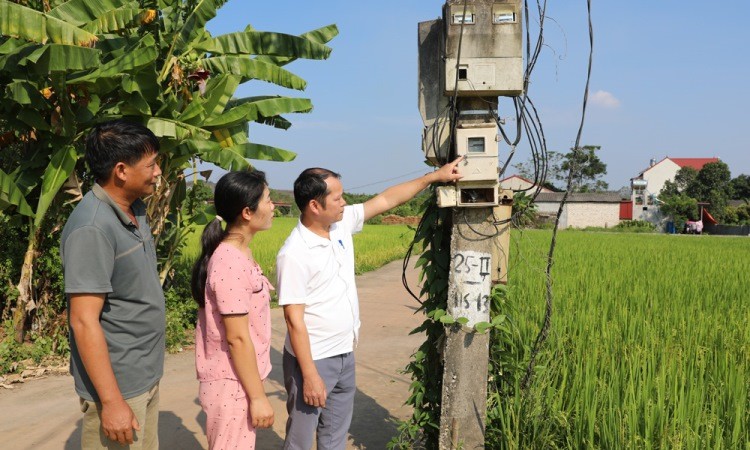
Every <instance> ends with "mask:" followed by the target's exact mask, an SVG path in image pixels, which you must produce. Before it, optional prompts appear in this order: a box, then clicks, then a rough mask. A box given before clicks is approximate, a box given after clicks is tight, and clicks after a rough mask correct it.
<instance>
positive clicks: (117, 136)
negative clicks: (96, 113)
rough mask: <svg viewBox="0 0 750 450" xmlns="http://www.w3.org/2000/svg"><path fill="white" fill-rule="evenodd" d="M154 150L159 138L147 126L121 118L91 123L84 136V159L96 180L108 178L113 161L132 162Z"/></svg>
mask: <svg viewBox="0 0 750 450" xmlns="http://www.w3.org/2000/svg"><path fill="white" fill-rule="evenodd" d="M158 151H159V140H158V139H157V138H156V136H155V135H154V133H152V132H151V130H149V129H148V128H146V127H145V126H143V125H142V124H140V123H137V122H130V121H128V120H125V119H118V120H112V121H109V122H103V123H100V124H97V125H94V127H93V128H92V129H91V132H89V135H88V137H87V138H86V162H87V163H88V165H89V169H90V170H91V173H92V174H93V175H94V179H95V180H96V181H97V182H100V183H101V182H104V181H107V180H108V179H109V177H110V176H111V175H112V170H113V169H114V168H115V166H116V165H117V163H119V162H123V163H125V164H128V165H131V166H132V165H134V164H136V163H137V162H138V161H140V160H141V158H143V156H144V155H150V154H152V153H156V152H158Z"/></svg>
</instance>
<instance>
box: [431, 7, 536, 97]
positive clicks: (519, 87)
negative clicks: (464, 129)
mask: <svg viewBox="0 0 750 450" xmlns="http://www.w3.org/2000/svg"><path fill="white" fill-rule="evenodd" d="M443 24H444V27H445V69H444V72H445V95H448V96H452V95H457V96H478V97H489V96H500V95H502V96H517V95H520V94H521V93H522V92H523V39H522V33H521V32H522V25H521V0H447V1H446V3H445V5H444V6H443Z"/></svg>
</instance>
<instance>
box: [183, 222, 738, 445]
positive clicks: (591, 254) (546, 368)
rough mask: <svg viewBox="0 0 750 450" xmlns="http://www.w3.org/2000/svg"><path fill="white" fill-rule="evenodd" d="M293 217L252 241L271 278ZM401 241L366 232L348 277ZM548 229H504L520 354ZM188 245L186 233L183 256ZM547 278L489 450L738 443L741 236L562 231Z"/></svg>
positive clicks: (491, 428)
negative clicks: (541, 338)
mask: <svg viewBox="0 0 750 450" xmlns="http://www.w3.org/2000/svg"><path fill="white" fill-rule="evenodd" d="M296 223H297V219H292V218H277V219H275V221H274V225H273V228H272V229H271V230H269V231H265V232H263V233H260V234H258V235H257V236H256V238H255V242H254V243H253V244H252V245H253V252H254V255H255V257H256V259H257V260H258V261H259V263H260V264H261V266H262V267H263V269H264V271H266V273H268V274H269V275H270V276H269V278H270V279H272V280H273V279H274V278H275V273H274V260H275V255H276V252H277V251H278V249H279V248H280V247H281V245H282V244H283V242H284V240H285V239H286V237H287V235H288V234H289V232H290V231H291V229H292V228H293V227H294V226H295V225H296ZM412 236H413V231H411V230H410V229H409V228H408V227H406V226H402V225H367V226H365V229H364V231H363V232H362V233H360V234H359V235H357V236H356V237H355V243H356V244H355V245H356V247H357V249H356V256H357V271H358V272H359V273H361V272H364V271H367V270H371V269H373V268H377V267H379V266H381V265H382V264H384V263H385V262H388V261H392V260H395V259H399V258H402V257H403V255H404V253H405V250H406V249H407V247H408V245H409V242H410V240H411V237H412ZM550 237H551V232H549V231H538V230H527V231H524V232H520V231H514V234H513V235H512V246H511V247H512V248H511V252H512V253H511V262H510V271H509V289H508V299H509V300H508V303H509V305H510V311H509V314H510V315H511V316H512V318H513V322H514V323H515V325H516V327H517V329H518V336H519V337H518V339H519V341H520V343H521V344H522V346H525V350H524V351H523V355H522V356H520V358H521V359H524V358H527V357H528V352H529V347H530V346H531V344H532V343H533V341H534V338H535V337H536V335H537V333H538V332H539V328H540V326H541V323H542V321H543V316H544V308H545V304H544V289H545V286H544V280H545V275H544V268H545V258H546V254H547V251H548V246H549V240H550ZM198 248H199V246H198V235H197V233H196V234H194V235H193V236H192V237H191V242H190V243H189V244H188V249H189V250H192V251H193V252H192V254H187V255H186V256H185V257H186V258H191V257H193V258H194V257H195V255H196V254H197V251H198ZM414 261H416V258H415V259H414ZM552 276H553V286H554V305H553V315H552V326H551V331H550V335H549V339H548V341H547V343H546V344H545V346H544V347H543V349H542V351H541V353H540V355H539V356H538V359H537V365H538V367H537V371H536V375H535V377H534V382H533V384H532V386H531V388H530V389H529V391H528V392H526V393H525V395H521V393H520V390H518V389H516V390H515V396H514V397H510V398H508V397H505V398H499V399H497V398H496V399H492V398H491V399H490V408H496V410H495V414H494V416H495V417H499V419H497V420H496V421H494V422H493V423H490V424H488V427H487V436H488V443H489V442H493V444H492V446H491V447H488V448H510V449H556V448H561V449H696V450H702V449H750V326H749V324H750V239H749V238H743V237H712V236H680V235H659V234H616V233H592V232H581V231H564V232H561V233H560V235H559V237H558V244H557V249H556V253H555V264H554V267H553V271H552ZM519 363H520V364H524V363H525V361H519ZM518 378H520V376H518V377H516V379H518ZM491 415H492V414H491Z"/></svg>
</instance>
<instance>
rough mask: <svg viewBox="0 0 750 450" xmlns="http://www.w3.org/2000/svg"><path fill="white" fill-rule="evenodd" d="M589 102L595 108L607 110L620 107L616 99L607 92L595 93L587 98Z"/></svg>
mask: <svg viewBox="0 0 750 450" xmlns="http://www.w3.org/2000/svg"><path fill="white" fill-rule="evenodd" d="M589 101H590V102H591V103H592V104H593V105H596V106H600V107H602V108H607V109H616V108H619V107H620V100H618V99H617V97H615V96H614V95H612V93H611V92H607V91H596V92H594V93H593V94H591V95H590V96H589Z"/></svg>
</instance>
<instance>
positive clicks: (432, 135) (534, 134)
mask: <svg viewBox="0 0 750 450" xmlns="http://www.w3.org/2000/svg"><path fill="white" fill-rule="evenodd" d="M528 3H529V2H528V0H524V14H525V22H526V65H525V70H524V79H523V91H522V93H521V95H519V96H518V97H513V100H512V102H513V107H514V110H515V116H514V121H515V125H516V127H515V135H514V136H513V138H512V139H511V138H510V136H509V133H508V132H507V131H506V130H505V123H504V120H502V119H501V118H500V116H499V114H498V112H497V110H495V108H494V106H495V105H494V104H493V103H492V102H489V101H487V104H488V112H489V114H490V116H491V117H492V118H493V119H494V120H495V121H496V123H497V125H498V128H499V130H500V134H501V135H502V137H503V140H504V142H505V143H506V144H507V145H508V146H510V152H509V153H508V157H507V159H506V160H505V162H504V163H503V164H502V165H501V166H500V170H499V179H500V178H502V177H503V175H504V174H505V172H506V170H507V168H508V167H509V166H510V163H511V161H512V159H513V157H514V155H515V151H516V147H517V145H518V144H519V143H520V142H521V138H522V136H523V135H524V134H525V135H526V137H527V141H528V145H529V148H530V150H531V155H532V161H533V166H534V177H533V178H534V179H533V184H532V186H531V187H529V188H526V189H519V190H516V191H514V192H529V191H532V192H531V193H530V197H531V198H530V201H529V202H528V203H527V205H526V206H525V207H524V208H523V209H521V210H518V211H516V212H515V213H514V214H513V215H512V216H511V218H510V219H506V220H497V218H494V220H493V225H494V227H495V234H492V235H487V234H482V233H478V232H477V230H475V229H473V228H471V225H470V224H469V222H468V219H467V217H466V211H464V215H463V216H464V221H465V222H466V225H468V226H469V227H470V228H471V229H472V231H473V232H474V233H476V234H477V235H479V236H480V239H489V238H493V237H495V236H496V235H497V234H499V233H500V232H501V229H500V227H499V226H500V225H507V224H508V222H510V224H511V225H513V226H515V227H519V228H520V223H519V218H520V217H522V216H523V215H524V214H525V213H526V210H527V208H528V207H529V206H530V205H531V204H532V203H533V202H534V200H535V199H536V197H537V196H538V194H539V193H540V192H541V190H542V189H543V186H544V184H545V183H546V181H547V173H548V168H549V153H548V151H547V141H546V138H545V135H544V128H543V126H542V121H541V118H540V117H539V113H538V111H537V109H536V107H535V105H534V103H533V101H532V100H531V98H530V97H529V94H528V88H529V82H530V79H531V75H532V73H533V71H534V68H535V66H536V63H537V61H538V58H539V55H540V53H541V50H542V47H543V46H544V22H545V19H546V12H547V1H546V0H537V1H536V10H537V11H536V12H537V15H538V25H539V31H538V35H537V38H536V39H535V40H534V41H533V45H532V40H531V32H530V15H529V5H528ZM586 3H587V14H588V26H589V30H588V31H589V60H588V70H587V76H586V86H585V90H584V95H583V103H582V109H581V122H580V125H579V127H578V133H577V135H576V141H575V146H574V150H573V151H574V152H576V151H578V149H579V147H580V140H581V134H582V132H583V125H584V122H585V116H586V105H587V102H588V90H589V82H590V79H591V67H592V62H593V42H594V38H593V26H592V22H591V0H587V2H586ZM466 9H467V0H464V5H463V17H466ZM464 22H465V21H463V20H462V22H461V29H460V34H459V41H458V50H457V57H456V79H455V85H454V94H453V96H452V97H451V99H450V100H449V102H448V106H447V108H445V109H444V110H443V111H442V112H441V113H440V114H439V116H438V118H437V119H436V120H435V122H434V123H433V124H432V126H431V127H429V128H428V129H426V130H425V135H424V138H425V139H431V141H432V143H431V144H432V146H433V148H434V149H435V154H436V155H438V156H440V152H439V149H440V142H439V140H440V136H441V133H442V132H443V130H444V127H445V126H450V127H451V134H450V148H453V145H454V139H455V130H456V124H457V119H458V80H459V78H458V65H459V63H460V58H461V41H462V37H463V26H464ZM446 156H447V155H446ZM444 159H446V160H442V159H441V160H439V162H440V163H441V164H446V163H447V162H448V161H447V157H446V158H444ZM573 166H574V164H571V167H570V170H569V172H568V178H567V188H566V191H565V194H564V196H563V199H562V201H561V202H560V206H559V209H558V212H557V216H556V220H555V226H554V229H553V235H552V240H551V243H550V248H549V252H548V254H547V262H546V269H545V279H546V299H545V300H546V301H545V305H546V309H545V317H544V322H543V325H542V328H541V329H540V331H539V334H538V335H537V337H536V339H535V342H534V345H533V347H532V350H531V356H530V360H529V363H528V366H527V370H526V374H525V376H524V378H523V380H522V383H521V387H522V389H523V390H526V389H527V388H528V386H529V385H530V383H531V379H532V376H533V368H534V365H535V360H536V356H537V354H538V352H539V350H540V348H541V346H542V345H543V343H544V342H545V340H546V339H547V336H548V334H549V329H550V326H551V317H552V299H553V292H552V277H551V268H552V265H553V262H554V251H555V246H556V242H557V231H558V227H559V223H560V217H561V215H562V211H563V208H564V206H565V202H566V201H567V198H568V196H569V194H570V192H571V191H572V188H573V178H574V167H573ZM427 216H428V214H424V215H423V216H422V220H421V221H420V223H419V225H418V226H417V234H419V230H421V229H422V228H423V226H424V220H425V218H426V217H427ZM414 244H415V242H412V244H411V245H410V247H409V249H408V251H407V254H406V256H405V257H404V263H403V271H402V283H403V285H404V287H405V288H406V290H407V291H408V292H409V294H410V295H411V296H412V297H414V298H415V299H416V300H417V301H418V302H419V303H420V304H421V303H422V301H421V300H420V299H419V297H417V296H416V295H415V294H414V293H413V292H412V290H411V289H410V288H409V285H408V281H407V279H406V269H407V268H408V267H409V260H410V258H411V254H412V251H413V247H414Z"/></svg>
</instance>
